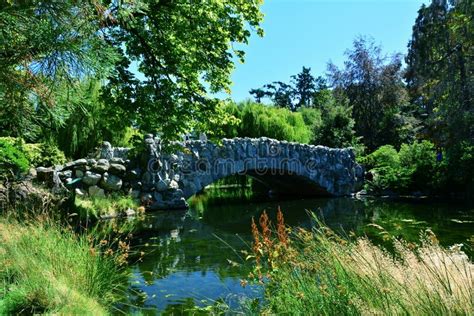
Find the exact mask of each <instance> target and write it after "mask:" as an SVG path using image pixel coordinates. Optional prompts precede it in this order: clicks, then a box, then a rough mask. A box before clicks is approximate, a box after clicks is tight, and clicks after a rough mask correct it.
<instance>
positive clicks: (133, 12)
mask: <svg viewBox="0 0 474 316" xmlns="http://www.w3.org/2000/svg"><path fill="white" fill-rule="evenodd" d="M261 2H262V1H261V0H252V1H237V0H232V1H225V2H223V1H220V0H207V1H198V3H195V2H190V1H187V0H174V1H162V0H149V1H135V2H126V3H123V4H120V3H121V2H118V3H119V4H117V5H111V8H110V9H109V11H110V12H113V16H112V17H111V18H110V19H109V20H108V21H109V23H110V24H111V26H112V27H109V28H108V30H109V33H110V35H109V40H110V41H111V42H112V43H113V44H114V46H115V47H116V48H117V50H119V51H120V54H121V57H122V61H121V62H120V64H119V65H118V67H117V68H116V72H115V73H114V75H113V76H112V77H111V78H110V81H109V84H108V86H107V89H106V90H105V93H106V95H107V97H108V102H110V104H112V105H113V106H116V107H119V108H122V109H123V110H124V112H126V113H130V118H129V119H131V120H132V121H135V122H137V124H139V125H140V127H141V128H142V129H143V130H147V131H152V132H153V131H160V132H161V133H162V134H163V137H164V138H166V139H169V138H172V137H173V136H176V135H179V134H182V133H185V132H187V131H189V130H191V129H192V128H193V127H195V126H196V123H197V122H199V121H206V120H207V118H208V117H209V116H212V115H215V114H216V111H215V110H216V108H218V106H219V102H218V100H217V99H216V98H212V97H209V96H208V92H211V93H215V92H218V91H222V90H226V91H229V87H230V83H231V82H230V78H229V76H230V73H231V71H232V70H233V68H234V64H233V56H237V57H238V58H239V59H240V60H241V61H243V60H244V52H243V51H242V50H240V49H237V48H235V47H237V46H235V45H234V44H235V43H243V44H246V43H247V42H248V38H249V36H250V34H251V33H250V30H251V29H255V30H256V32H257V33H258V34H259V35H262V34H263V31H262V29H261V28H260V25H259V24H260V22H261V20H262V18H263V15H262V14H261V13H260V11H259V7H260V5H261ZM113 3H114V2H113ZM131 62H136V64H137V68H138V70H139V71H140V72H141V73H142V74H143V76H144V77H145V79H144V80H138V79H137V78H136V76H135V75H134V74H132V73H130V72H129V71H128V68H129V67H130V65H131Z"/></svg>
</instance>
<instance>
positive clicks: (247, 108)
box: [226, 102, 311, 143]
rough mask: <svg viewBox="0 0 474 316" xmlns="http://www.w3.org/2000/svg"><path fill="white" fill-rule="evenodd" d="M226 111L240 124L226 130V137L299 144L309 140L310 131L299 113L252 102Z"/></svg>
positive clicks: (230, 107) (233, 105)
mask: <svg viewBox="0 0 474 316" xmlns="http://www.w3.org/2000/svg"><path fill="white" fill-rule="evenodd" d="M228 111H229V113H230V114H232V115H234V116H235V117H236V118H238V119H239V120H240V124H239V125H237V126H236V127H232V128H230V129H228V130H227V131H226V136H227V137H236V136H238V137H270V138H274V139H278V140H287V141H295V142H300V143H308V142H309V141H310V139H311V130H310V129H309V127H308V126H307V125H306V124H305V121H304V119H303V115H302V114H301V113H299V112H291V111H290V110H288V109H284V108H275V107H270V106H265V105H262V104H258V103H252V102H245V103H240V104H238V105H235V104H231V105H229V106H228Z"/></svg>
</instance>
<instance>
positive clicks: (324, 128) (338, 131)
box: [311, 104, 357, 148]
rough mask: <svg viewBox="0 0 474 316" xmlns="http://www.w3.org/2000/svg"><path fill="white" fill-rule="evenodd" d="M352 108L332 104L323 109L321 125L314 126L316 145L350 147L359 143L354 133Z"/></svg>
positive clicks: (314, 141)
mask: <svg viewBox="0 0 474 316" xmlns="http://www.w3.org/2000/svg"><path fill="white" fill-rule="evenodd" d="M351 113H352V109H351V108H350V107H346V106H342V105H336V104H332V105H329V106H325V107H323V109H322V115H321V117H322V120H321V123H320V125H319V126H318V125H313V135H314V136H313V140H312V141H311V142H312V143H313V144H315V145H323V146H328V147H338V148H342V147H349V146H354V145H355V144H356V143H357V139H356V137H355V133H354V120H353V119H352V117H351Z"/></svg>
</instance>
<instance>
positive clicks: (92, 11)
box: [0, 1, 115, 141]
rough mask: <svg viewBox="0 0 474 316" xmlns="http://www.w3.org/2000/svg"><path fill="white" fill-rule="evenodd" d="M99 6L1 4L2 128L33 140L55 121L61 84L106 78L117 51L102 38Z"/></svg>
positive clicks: (0, 85)
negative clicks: (97, 76) (52, 115)
mask: <svg viewBox="0 0 474 316" xmlns="http://www.w3.org/2000/svg"><path fill="white" fill-rule="evenodd" d="M99 6H100V4H98V6H95V5H94V4H92V3H89V2H87V3H86V2H84V3H80V4H79V3H76V2H74V1H61V2H55V3H51V2H44V1H22V2H18V1H15V2H11V3H3V4H0V28H1V29H2V33H1V35H0V51H1V52H2V53H1V54H0V118H1V119H0V130H2V132H3V133H2V134H7V135H8V136H15V137H24V138H25V139H27V140H29V141H33V140H36V139H35V137H38V136H39V130H38V128H39V127H41V126H42V125H44V124H46V125H48V126H49V125H50V124H51V123H54V122H52V121H50V120H49V119H50V117H48V116H45V114H47V112H56V111H57V110H56V108H55V105H57V99H56V94H55V92H54V90H55V89H56V88H57V87H58V86H60V85H63V86H66V87H67V88H68V89H69V88H71V87H72V86H73V85H74V82H75V81H77V80H78V79H80V78H83V77H84V76H86V75H87V74H93V73H100V74H101V75H107V73H108V72H109V70H110V66H111V65H112V64H113V63H114V60H115V53H114V49H113V47H111V46H110V45H107V44H106V43H105V41H104V37H103V36H102V35H101V34H99V32H98V31H99V29H100V25H101V23H102V19H103V16H101V15H100V14H98V13H99V12H98V11H97V10H98V9H99Z"/></svg>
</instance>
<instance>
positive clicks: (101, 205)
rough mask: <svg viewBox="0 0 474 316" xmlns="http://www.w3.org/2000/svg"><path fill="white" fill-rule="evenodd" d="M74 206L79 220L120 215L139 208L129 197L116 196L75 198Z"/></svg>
mask: <svg viewBox="0 0 474 316" xmlns="http://www.w3.org/2000/svg"><path fill="white" fill-rule="evenodd" d="M74 204H75V207H76V209H77V211H78V213H79V216H80V217H81V218H93V219H98V218H100V217H101V216H117V215H121V214H122V213H124V212H125V211H126V210H128V209H132V210H137V209H138V207H139V204H138V203H137V202H135V201H134V200H133V198H131V197H130V196H124V195H118V194H117V195H110V196H106V197H91V198H82V197H76V199H75V203H74Z"/></svg>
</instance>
